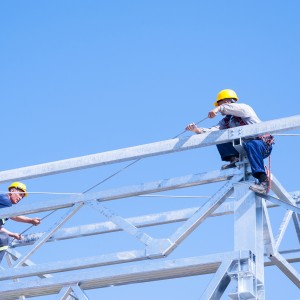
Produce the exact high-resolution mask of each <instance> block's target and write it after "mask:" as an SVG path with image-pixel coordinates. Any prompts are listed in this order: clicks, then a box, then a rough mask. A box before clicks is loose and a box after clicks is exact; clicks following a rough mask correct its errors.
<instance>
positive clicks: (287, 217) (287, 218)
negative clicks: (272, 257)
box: [275, 210, 294, 249]
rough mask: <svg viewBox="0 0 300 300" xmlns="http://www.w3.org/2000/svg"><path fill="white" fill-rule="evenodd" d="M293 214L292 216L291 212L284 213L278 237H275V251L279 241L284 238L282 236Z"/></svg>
mask: <svg viewBox="0 0 300 300" xmlns="http://www.w3.org/2000/svg"><path fill="white" fill-rule="evenodd" d="M293 214H294V212H292V211H291V210H288V211H286V213H285V214H284V217H283V220H282V223H281V224H280V228H279V232H278V235H277V237H276V242H275V248H276V249H278V248H279V246H280V244H281V241H282V239H283V237H284V234H285V232H286V230H287V227H288V225H289V223H290V220H291V218H292V215H293Z"/></svg>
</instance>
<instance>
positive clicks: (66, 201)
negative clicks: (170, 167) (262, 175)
mask: <svg viewBox="0 0 300 300" xmlns="http://www.w3.org/2000/svg"><path fill="white" fill-rule="evenodd" d="M241 173H242V172H241V171H240V170H239V169H237V168H233V169H228V170H216V171H211V172H205V173H199V174H191V175H186V176H181V177H175V178H168V179H162V180H157V181H152V182H147V183H142V184H138V185H133V186H125V187H121V188H116V189H110V190H106V191H101V192H96V193H86V194H83V195H82V196H81V197H78V196H77V197H75V196H71V197H66V198H62V199H59V200H52V201H45V202H41V203H34V204H29V205H28V204H24V203H21V204H19V205H17V206H15V207H8V208H2V209H1V212H0V218H9V217H12V216H18V215H27V214H32V213H36V212H41V211H49V210H56V209H62V208H67V207H72V206H73V205H74V203H79V202H87V201H96V200H98V201H100V202H102V201H111V200H116V199H121V198H126V197H135V196H138V195H143V194H150V193H156V192H162V191H168V190H175V189H178V188H186V187H191V186H196V185H202V184H208V183H213V182H220V181H226V180H228V179H230V178H232V177H233V176H235V175H238V174H241Z"/></svg>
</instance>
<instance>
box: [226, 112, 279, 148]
mask: <svg viewBox="0 0 300 300" xmlns="http://www.w3.org/2000/svg"><path fill="white" fill-rule="evenodd" d="M223 121H224V127H225V128H226V129H228V128H230V121H233V122H235V123H238V124H240V126H244V125H247V123H246V122H245V121H244V120H243V119H242V118H241V117H236V116H231V115H227V116H226V117H225V118H224V119H223ZM256 139H257V140H262V141H263V142H264V143H265V145H266V146H267V147H270V146H272V145H273V144H275V138H274V136H273V135H271V134H263V135H260V136H258V137H257V138H256Z"/></svg>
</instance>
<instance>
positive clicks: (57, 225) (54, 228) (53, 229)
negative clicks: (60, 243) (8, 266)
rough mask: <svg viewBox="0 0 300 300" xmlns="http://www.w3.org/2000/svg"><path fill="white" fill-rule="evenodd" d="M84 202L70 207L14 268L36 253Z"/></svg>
mask: <svg viewBox="0 0 300 300" xmlns="http://www.w3.org/2000/svg"><path fill="white" fill-rule="evenodd" d="M82 206H83V203H76V204H74V207H72V208H70V209H69V210H68V211H67V212H66V213H65V214H64V215H63V216H62V217H61V218H60V219H59V220H58V221H57V222H56V223H54V224H53V225H52V226H51V227H50V228H49V229H48V231H46V232H45V233H44V235H42V236H41V237H40V238H39V239H38V240H37V241H36V242H35V243H34V244H33V245H32V246H31V247H30V249H29V251H27V253H26V254H24V255H23V256H22V257H20V258H19V259H18V260H17V261H16V262H15V264H14V268H17V267H19V266H21V265H22V264H23V263H24V262H25V261H26V260H27V259H28V258H29V257H30V256H31V255H32V254H33V253H35V252H36V251H37V250H38V249H39V248H40V247H41V246H42V245H43V244H45V243H46V241H47V240H48V239H49V238H50V237H51V236H52V235H53V234H54V233H55V232H56V231H57V230H58V229H59V228H61V226H63V225H64V224H65V223H66V222H67V221H68V220H69V219H70V218H71V217H72V216H73V215H74V214H75V213H76V212H77V211H78V210H79V209H80V208H81V207H82Z"/></svg>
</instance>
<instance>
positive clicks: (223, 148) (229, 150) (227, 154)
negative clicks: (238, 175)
mask: <svg viewBox="0 0 300 300" xmlns="http://www.w3.org/2000/svg"><path fill="white" fill-rule="evenodd" d="M217 148H218V151H219V153H220V156H221V159H222V160H223V161H231V160H232V157H236V158H239V152H238V151H237V150H236V149H235V148H234V147H233V145H232V142H229V143H224V144H219V145H217Z"/></svg>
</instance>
